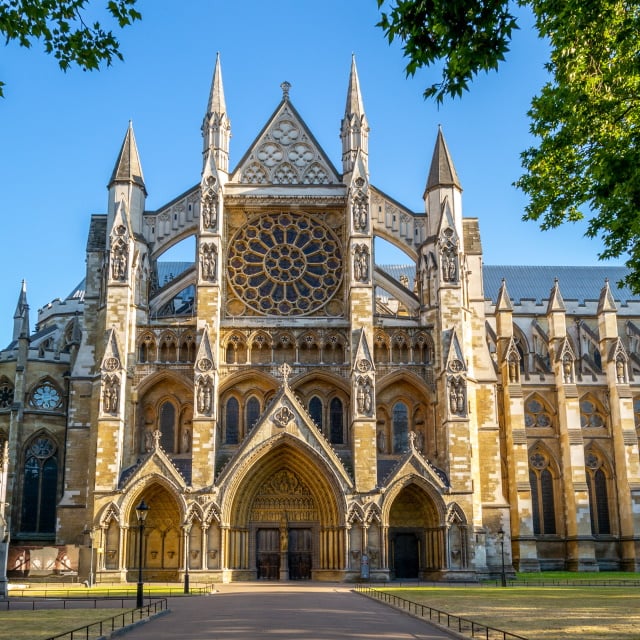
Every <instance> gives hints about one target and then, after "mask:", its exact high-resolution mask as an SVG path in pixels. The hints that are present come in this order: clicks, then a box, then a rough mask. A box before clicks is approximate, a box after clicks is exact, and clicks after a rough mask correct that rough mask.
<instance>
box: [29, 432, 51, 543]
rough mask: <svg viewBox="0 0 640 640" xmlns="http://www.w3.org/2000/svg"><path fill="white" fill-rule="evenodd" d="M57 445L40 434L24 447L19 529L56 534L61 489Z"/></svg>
mask: <svg viewBox="0 0 640 640" xmlns="http://www.w3.org/2000/svg"><path fill="white" fill-rule="evenodd" d="M57 487H58V457H57V446H56V444H55V442H54V441H53V439H52V438H50V437H48V436H46V435H38V436H36V437H35V438H34V439H33V440H31V442H30V444H29V446H28V448H27V449H26V451H25V461H24V476H23V484H22V512H21V516H22V517H21V519H20V529H21V531H22V532H24V533H38V534H54V533H55V525H56V495H57V491H58V488H57Z"/></svg>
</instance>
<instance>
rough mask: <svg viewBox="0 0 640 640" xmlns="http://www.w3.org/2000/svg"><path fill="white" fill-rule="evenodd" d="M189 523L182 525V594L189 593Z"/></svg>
mask: <svg viewBox="0 0 640 640" xmlns="http://www.w3.org/2000/svg"><path fill="white" fill-rule="evenodd" d="M191 526H192V524H191V522H187V523H186V524H185V525H184V592H185V593H186V594H188V593H189V534H190V533H191Z"/></svg>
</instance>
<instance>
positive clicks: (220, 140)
mask: <svg viewBox="0 0 640 640" xmlns="http://www.w3.org/2000/svg"><path fill="white" fill-rule="evenodd" d="M230 138H231V122H230V121H229V118H228V117H227V103H226V102H225V99H224V88H223V86H222V68H221V66H220V54H219V53H217V54H216V64H215V67H214V69H213V78H212V80H211V89H210V91H209V102H208V103H207V112H206V114H205V116H204V121H203V123H202V144H203V148H202V152H203V153H204V154H205V162H206V160H207V158H206V156H207V152H208V151H210V152H212V153H213V158H214V160H215V164H216V167H217V168H218V169H219V170H220V171H224V172H225V173H228V171H229V139H230Z"/></svg>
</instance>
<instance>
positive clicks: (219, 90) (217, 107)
mask: <svg viewBox="0 0 640 640" xmlns="http://www.w3.org/2000/svg"><path fill="white" fill-rule="evenodd" d="M226 112H227V104H226V102H225V101H224V88H223V86H222V70H221V68H220V53H216V65H215V67H214V69H213V78H212V80H211V91H210V92H209V104H208V106H207V115H208V116H210V115H211V114H212V113H226Z"/></svg>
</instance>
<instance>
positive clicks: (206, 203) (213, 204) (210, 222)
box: [202, 190, 218, 229]
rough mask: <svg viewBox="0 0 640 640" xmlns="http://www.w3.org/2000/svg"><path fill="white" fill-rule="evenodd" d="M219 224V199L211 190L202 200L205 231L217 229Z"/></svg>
mask: <svg viewBox="0 0 640 640" xmlns="http://www.w3.org/2000/svg"><path fill="white" fill-rule="evenodd" d="M217 224H218V197H217V194H216V193H215V191H213V190H210V191H208V192H207V195H206V196H205V197H204V198H203V200H202V225H203V226H204V228H205V229H215V227H216V225H217Z"/></svg>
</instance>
